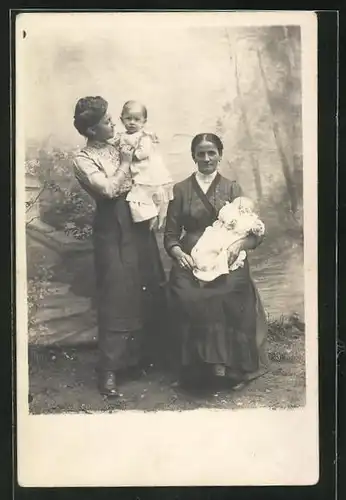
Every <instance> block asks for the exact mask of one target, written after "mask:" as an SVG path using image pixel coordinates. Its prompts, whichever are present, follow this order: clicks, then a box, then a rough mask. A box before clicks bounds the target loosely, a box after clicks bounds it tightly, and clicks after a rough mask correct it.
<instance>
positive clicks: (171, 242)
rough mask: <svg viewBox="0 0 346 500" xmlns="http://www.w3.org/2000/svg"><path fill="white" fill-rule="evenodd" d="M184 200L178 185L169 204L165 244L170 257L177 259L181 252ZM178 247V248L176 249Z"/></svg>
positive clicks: (174, 188)
mask: <svg viewBox="0 0 346 500" xmlns="http://www.w3.org/2000/svg"><path fill="white" fill-rule="evenodd" d="M182 205H183V198H182V193H181V190H180V189H179V187H178V186H177V185H175V186H174V187H173V199H172V200H171V201H170V202H169V204H168V209H167V216H166V226H165V232H164V238H163V243H164V247H165V250H166V252H167V253H168V255H169V256H170V257H175V256H176V255H177V252H178V253H179V250H181V245H180V238H181V234H182V230H183V226H182V223H181V212H182ZM175 247H178V248H175ZM173 254H174V255H173Z"/></svg>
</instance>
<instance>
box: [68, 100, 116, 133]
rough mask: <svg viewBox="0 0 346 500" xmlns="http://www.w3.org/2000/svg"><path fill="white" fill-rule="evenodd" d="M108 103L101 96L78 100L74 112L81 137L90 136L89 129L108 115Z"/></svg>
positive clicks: (76, 126)
mask: <svg viewBox="0 0 346 500" xmlns="http://www.w3.org/2000/svg"><path fill="white" fill-rule="evenodd" d="M107 109H108V102H107V101H106V100H105V99H103V97H100V96H95V97H94V96H87V97H82V98H81V99H79V100H78V102H77V104H76V107H75V111H74V122H73V124H74V126H75V128H76V129H77V130H78V132H79V133H80V134H81V135H84V136H85V137H87V136H88V128H90V127H93V126H94V125H97V124H98V123H99V121H100V120H101V119H102V118H103V116H104V115H105V114H106V112H107Z"/></svg>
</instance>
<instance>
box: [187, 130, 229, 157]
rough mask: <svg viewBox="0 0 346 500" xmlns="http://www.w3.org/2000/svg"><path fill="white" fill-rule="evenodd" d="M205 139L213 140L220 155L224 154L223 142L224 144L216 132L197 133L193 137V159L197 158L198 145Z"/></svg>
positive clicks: (207, 140)
mask: <svg viewBox="0 0 346 500" xmlns="http://www.w3.org/2000/svg"><path fill="white" fill-rule="evenodd" d="M205 141H206V142H212V143H213V144H214V145H215V147H216V148H217V150H218V152H219V155H220V156H222V152H223V144H222V141H221V139H220V137H218V136H217V135H216V134H197V135H196V136H195V137H194V138H193V139H192V142H191V155H192V158H193V159H195V151H196V148H197V146H198V145H199V144H200V143H201V142H205Z"/></svg>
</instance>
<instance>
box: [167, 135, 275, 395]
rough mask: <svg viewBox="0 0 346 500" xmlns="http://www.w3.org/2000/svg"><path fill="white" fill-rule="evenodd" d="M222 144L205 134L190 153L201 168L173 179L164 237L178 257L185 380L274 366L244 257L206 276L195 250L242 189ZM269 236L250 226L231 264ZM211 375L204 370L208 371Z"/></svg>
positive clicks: (175, 285) (175, 271)
mask: <svg viewBox="0 0 346 500" xmlns="http://www.w3.org/2000/svg"><path fill="white" fill-rule="evenodd" d="M222 152H223V144H222V142H221V140H220V139H219V137H217V136H216V135H214V134H198V135H197V136H196V137H194V139H193V140H192V144H191V153H192V158H193V160H194V162H195V163H196V164H197V168H198V171H197V172H196V173H193V174H192V175H191V176H190V177H188V178H187V179H185V180H184V181H182V182H179V183H177V184H176V185H175V186H174V199H173V200H172V201H171V202H170V204H169V207H168V213H167V221H166V227H165V236H164V245H165V249H166V251H167V253H168V254H169V255H170V256H171V257H172V259H173V265H172V270H171V274H170V282H169V286H170V295H171V298H172V301H173V306H174V308H175V310H176V313H177V314H176V315H175V317H176V318H177V319H178V330H177V331H178V332H179V334H180V337H179V342H180V364H181V367H182V371H181V380H180V381H181V382H182V383H185V384H193V385H195V383H197V384H198V383H200V382H202V378H201V377H202V376H203V375H204V374H208V373H209V374H212V375H216V376H227V377H228V378H230V379H232V381H233V382H232V383H233V385H234V387H241V386H242V385H243V384H244V382H245V381H248V380H251V379H253V378H255V377H257V376H259V375H260V374H262V373H264V371H265V370H266V369H267V356H266V351H265V341H266V333H267V325H266V318H265V313H264V310H263V307H262V304H261V301H260V298H259V295H258V292H257V289H256V287H255V285H254V283H253V281H252V279H251V277H250V271H249V264H248V261H247V259H246V258H245V260H244V265H243V266H239V267H238V268H237V269H235V270H233V271H232V272H229V273H228V274H222V275H220V276H218V277H217V278H216V279H214V280H212V281H210V282H208V283H203V284H202V283H201V281H200V280H199V279H198V278H197V277H196V276H195V275H194V273H193V271H194V268H195V265H194V261H193V259H192V257H191V251H192V249H193V248H194V246H195V245H196V243H197V241H198V240H199V239H200V237H201V236H202V234H203V233H204V231H205V229H206V227H207V226H210V225H212V224H213V223H214V222H215V221H216V219H217V216H218V213H219V211H220V210H221V208H222V207H223V206H224V205H225V204H226V203H227V202H232V201H233V200H235V199H236V198H237V197H239V196H242V190H241V188H240V186H239V185H238V184H237V183H236V182H234V181H230V180H228V179H226V178H224V177H222V176H221V175H220V174H219V173H218V172H217V167H218V164H219V162H220V160H221V158H222ZM261 239H262V236H259V235H256V234H249V235H247V236H245V237H243V238H240V239H239V240H238V241H236V242H235V243H233V244H231V245H230V246H229V247H228V263H229V266H230V267H231V266H232V264H233V263H234V262H235V261H236V259H237V258H238V256H239V254H240V252H242V251H245V252H246V251H247V250H251V249H254V248H256V247H257V246H258V245H259V244H260V242H261ZM203 380H204V377H203Z"/></svg>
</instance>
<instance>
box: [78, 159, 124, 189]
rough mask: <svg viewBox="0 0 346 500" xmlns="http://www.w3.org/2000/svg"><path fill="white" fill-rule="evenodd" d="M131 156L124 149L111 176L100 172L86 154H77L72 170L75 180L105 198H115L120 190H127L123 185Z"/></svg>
mask: <svg viewBox="0 0 346 500" xmlns="http://www.w3.org/2000/svg"><path fill="white" fill-rule="evenodd" d="M129 158H131V156H130V155H129V154H128V152H127V151H125V153H124V154H122V161H121V164H120V167H119V169H118V170H117V172H116V173H115V175H114V176H112V177H107V176H106V175H105V173H104V172H101V171H100V170H99V169H98V168H97V166H96V165H95V163H94V162H93V160H92V159H91V158H89V157H88V156H87V155H84V154H82V153H81V154H79V155H78V156H76V157H75V160H74V171H75V175H76V178H77V180H78V181H79V182H80V184H81V185H82V186H85V187H86V188H87V189H89V190H90V191H91V192H94V193H95V194H98V195H99V196H102V197H105V198H116V197H118V196H119V195H120V194H121V193H122V192H124V191H128V188H127V189H125V187H123V184H124V181H126V180H127V179H128V178H129V175H130V164H131V160H129Z"/></svg>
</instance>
